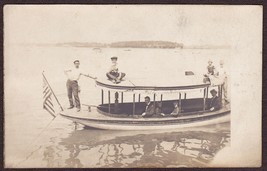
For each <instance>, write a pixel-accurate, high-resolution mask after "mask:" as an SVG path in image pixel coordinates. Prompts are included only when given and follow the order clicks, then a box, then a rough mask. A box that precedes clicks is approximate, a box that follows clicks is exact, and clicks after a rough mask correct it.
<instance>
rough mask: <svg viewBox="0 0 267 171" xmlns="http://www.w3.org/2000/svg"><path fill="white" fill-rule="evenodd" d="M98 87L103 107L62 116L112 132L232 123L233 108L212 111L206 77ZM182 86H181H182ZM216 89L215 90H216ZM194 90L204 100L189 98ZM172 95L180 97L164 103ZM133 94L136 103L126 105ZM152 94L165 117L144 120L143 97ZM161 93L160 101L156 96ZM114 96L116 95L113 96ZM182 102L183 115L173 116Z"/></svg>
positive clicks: (100, 84)
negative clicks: (165, 95) (128, 96)
mask: <svg viewBox="0 0 267 171" xmlns="http://www.w3.org/2000/svg"><path fill="white" fill-rule="evenodd" d="M96 84H97V85H98V87H100V88H101V97H102V99H101V104H99V105H97V106H94V105H86V106H87V107H88V110H87V111H80V112H78V113H77V112H75V111H74V110H67V111H65V112H61V113H60V114H61V116H62V117H64V118H67V119H70V120H72V121H74V122H77V123H80V124H82V125H85V126H88V127H93V128H99V129H110V130H166V129H179V128H188V127H189V128H190V127H197V126H204V125H212V124H218V123H224V122H229V121H230V105H229V104H228V105H224V106H223V107H221V108H220V109H219V110H216V111H212V112H211V111H210V110H209V109H208V104H209V103H210V100H211V98H209V97H208V94H209V89H210V88H211V86H210V83H203V78H197V77H196V76H195V75H190V76H186V77H185V78H184V79H183V82H182V83H177V81H176V82H175V80H174V81H173V82H168V84H166V83H156V82H154V83H151V82H149V83H146V82H144V81H143V80H134V81H133V80H125V81H122V82H121V83H119V84H114V83H112V82H111V81H109V80H106V79H102V80H96ZM178 85H179V86H178ZM215 88H216V89H217V91H218V97H219V98H220V100H221V101H222V93H223V92H222V91H223V89H222V86H221V85H217V86H216V87H215ZM213 89H214V87H213ZM191 91H199V92H200V93H201V95H202V97H194V98H187V97H186V95H187V93H188V92H191ZM105 92H107V96H108V98H107V99H108V102H107V103H104V93H105ZM113 93H114V95H115V96H114V97H115V98H114V99H115V100H114V102H113V103H112V102H111V94H113ZM167 93H171V94H177V98H175V99H171V100H170V99H168V100H164V99H163V95H164V94H167ZM125 94H130V95H132V102H124V95H125ZM145 94H146V95H147V94H148V95H150V96H152V97H154V98H153V101H152V103H154V104H155V105H156V103H159V102H160V103H161V104H162V108H161V111H162V113H164V114H166V115H165V116H164V117H162V116H160V115H156V114H155V115H154V116H152V117H150V118H143V117H142V116H141V114H142V113H143V112H144V109H145V103H144V102H142V101H141V98H140V97H141V95H142V96H143V95H145ZM159 94H160V100H159V99H158V100H157V99H156V95H157V97H158V95H159ZM182 95H183V99H182ZM112 97H113V96H112ZM174 101H178V102H179V106H180V111H181V113H180V115H179V116H178V117H172V116H170V115H168V114H170V113H171V112H172V110H173V108H174V107H173V102H174Z"/></svg>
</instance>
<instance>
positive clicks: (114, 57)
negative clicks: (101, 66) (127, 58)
mask: <svg viewBox="0 0 267 171" xmlns="http://www.w3.org/2000/svg"><path fill="white" fill-rule="evenodd" d="M110 59H111V60H113V59H116V60H117V59H118V57H116V56H113V57H111V58H110Z"/></svg>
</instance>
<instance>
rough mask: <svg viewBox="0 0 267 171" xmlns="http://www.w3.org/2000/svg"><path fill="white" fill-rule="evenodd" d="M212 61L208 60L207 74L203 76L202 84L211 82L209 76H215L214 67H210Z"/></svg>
mask: <svg viewBox="0 0 267 171" xmlns="http://www.w3.org/2000/svg"><path fill="white" fill-rule="evenodd" d="M212 63H213V62H212V61H211V60H209V61H208V66H207V70H208V72H207V74H204V77H205V78H204V82H205V83H206V82H207V81H209V82H210V81H211V78H210V77H211V76H214V74H215V67H214V65H212Z"/></svg>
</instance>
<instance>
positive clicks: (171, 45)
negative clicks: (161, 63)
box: [47, 41, 184, 49]
mask: <svg viewBox="0 0 267 171" xmlns="http://www.w3.org/2000/svg"><path fill="white" fill-rule="evenodd" d="M47 45H48V44H47ZM53 45H55V46H72V47H87V48H160V49H176V48H178V49H182V48H183V46H184V45H183V44H182V43H176V42H170V41H121V42H112V43H95V42H93V43H92V42H88V43H87V42H66V43H55V44H53Z"/></svg>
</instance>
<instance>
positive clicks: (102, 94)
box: [101, 89, 104, 104]
mask: <svg viewBox="0 0 267 171" xmlns="http://www.w3.org/2000/svg"><path fill="white" fill-rule="evenodd" d="M101 103H102V104H104V90H103V89H102V90H101Z"/></svg>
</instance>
